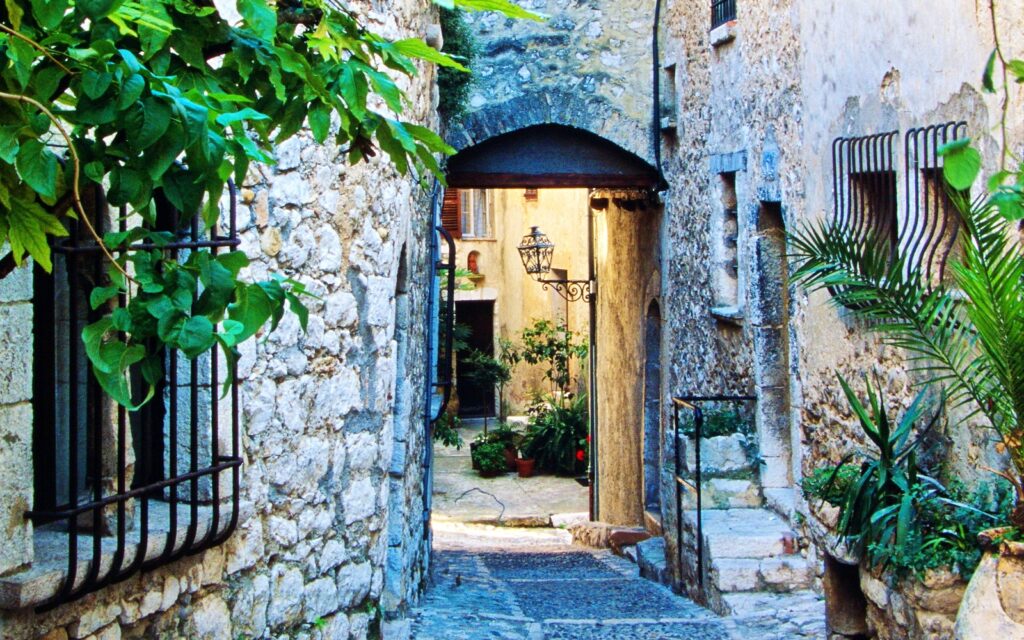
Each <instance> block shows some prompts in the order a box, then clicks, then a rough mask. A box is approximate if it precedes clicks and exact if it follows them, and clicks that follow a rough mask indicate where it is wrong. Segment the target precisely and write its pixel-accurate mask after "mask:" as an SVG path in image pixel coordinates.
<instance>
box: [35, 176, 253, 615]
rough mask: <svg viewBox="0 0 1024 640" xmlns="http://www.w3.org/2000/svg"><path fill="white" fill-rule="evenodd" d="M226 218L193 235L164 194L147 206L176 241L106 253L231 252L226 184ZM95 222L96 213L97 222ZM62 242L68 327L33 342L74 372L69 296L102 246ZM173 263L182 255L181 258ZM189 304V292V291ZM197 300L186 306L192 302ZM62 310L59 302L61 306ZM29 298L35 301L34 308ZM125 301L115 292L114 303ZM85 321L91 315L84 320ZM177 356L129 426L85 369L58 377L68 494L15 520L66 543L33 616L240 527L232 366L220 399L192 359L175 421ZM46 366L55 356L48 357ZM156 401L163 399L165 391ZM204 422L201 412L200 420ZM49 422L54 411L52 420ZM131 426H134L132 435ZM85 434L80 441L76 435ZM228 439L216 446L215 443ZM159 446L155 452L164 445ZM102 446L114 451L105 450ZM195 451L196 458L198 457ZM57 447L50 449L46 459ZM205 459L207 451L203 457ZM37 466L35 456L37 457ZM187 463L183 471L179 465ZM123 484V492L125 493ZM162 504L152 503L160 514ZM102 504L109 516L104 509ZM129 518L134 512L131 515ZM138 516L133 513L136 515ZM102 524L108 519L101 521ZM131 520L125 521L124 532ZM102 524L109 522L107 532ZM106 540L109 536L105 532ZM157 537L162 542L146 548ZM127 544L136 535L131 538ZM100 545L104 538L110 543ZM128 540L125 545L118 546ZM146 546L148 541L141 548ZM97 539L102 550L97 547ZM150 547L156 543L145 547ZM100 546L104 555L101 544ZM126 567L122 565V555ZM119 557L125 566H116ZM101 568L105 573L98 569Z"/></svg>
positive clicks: (214, 359) (193, 222) (195, 227)
mask: <svg viewBox="0 0 1024 640" xmlns="http://www.w3.org/2000/svg"><path fill="white" fill-rule="evenodd" d="M97 193H98V195H97V196H96V202H95V211H96V212H99V213H103V212H105V211H106V201H105V199H104V198H103V196H102V193H100V192H99V191H98V192H97ZM228 196H229V213H228V221H227V222H228V229H227V234H226V235H221V234H220V233H217V232H213V233H212V235H210V236H209V237H208V238H203V237H202V233H201V231H200V230H201V228H202V227H201V224H200V218H199V215H198V214H197V215H195V216H193V217H192V218H191V219H190V220H188V221H187V222H186V224H184V225H183V224H181V222H182V220H181V215H180V213H179V212H178V211H176V210H174V208H173V207H172V206H171V205H170V204H169V202H168V201H167V200H166V199H165V198H163V197H158V198H157V216H156V217H157V220H158V226H161V227H162V226H163V225H160V221H163V224H165V225H168V226H166V228H167V229H172V230H174V231H175V233H176V234H177V237H178V240H177V241H175V242H171V243H168V244H166V245H163V246H156V245H153V244H148V243H138V244H134V245H131V246H129V247H127V248H122V249H120V250H118V251H117V253H118V254H120V255H123V254H125V253H133V252H137V251H144V250H152V249H160V250H163V251H164V252H165V253H166V254H167V255H169V256H171V257H174V258H177V257H178V256H179V255H181V252H186V251H190V250H194V249H197V248H200V247H202V248H209V249H210V250H211V251H212V253H214V254H217V253H218V252H219V251H220V250H222V249H232V248H234V247H237V246H238V245H239V239H238V225H237V219H238V216H237V198H236V190H235V186H234V184H233V183H230V182H229V184H228ZM126 213H127V212H126V211H125V210H124V209H123V208H122V210H121V211H120V216H119V219H120V221H121V222H120V225H121V230H122V231H124V230H125V220H126V217H127V216H126ZM103 217H104V216H101V215H97V218H98V219H101V218H103ZM72 226H73V228H72V230H71V234H70V235H69V239H66V240H64V241H62V242H58V243H56V244H55V246H54V248H53V250H54V253H55V256H61V257H62V259H63V260H65V261H66V262H65V264H66V269H65V271H66V274H67V283H66V294H67V298H66V300H70V301H71V303H70V305H68V314H67V323H68V331H67V333H66V335H64V336H63V338H64V341H63V344H62V343H61V342H62V341H61V338H60V336H59V334H60V332H52V333H51V335H52V336H54V339H53V343H52V344H50V345H39V347H38V348H43V349H54V353H61V351H60V350H62V349H63V350H66V351H65V352H66V353H67V356H66V357H67V363H68V372H69V373H71V372H77V371H79V370H80V368H81V367H82V366H83V365H87V361H86V360H85V359H84V358H82V357H81V353H80V341H79V339H78V336H79V333H80V331H81V326H80V325H82V324H84V322H82V319H81V318H79V317H76V310H75V306H74V305H75V303H74V301H75V300H76V299H81V298H82V296H85V297H87V296H88V291H87V290H86V288H85V286H84V285H86V284H88V283H87V282H86V281H85V280H84V279H82V278H81V274H83V273H86V272H87V270H89V269H90V267H93V266H94V265H96V264H99V262H98V261H99V260H100V256H101V250H100V247H98V246H97V245H96V244H95V243H94V242H91V241H89V240H83V234H80V233H79V232H78V231H79V230H78V229H77V223H76V222H72ZM182 257H184V256H182ZM195 295H196V296H197V295H198V293H196V294H195ZM196 299H197V298H195V297H194V298H193V300H194V301H195V300H196ZM65 302H66V301H65ZM38 303H39V301H37V304H38ZM43 303H44V304H47V305H49V308H55V305H56V304H57V303H58V302H57V301H56V300H48V301H43ZM118 303H119V304H120V305H121V306H124V305H125V304H126V300H125V299H124V297H123V296H122V297H121V298H120V299H119V302H118ZM90 320H91V318H90ZM178 359H179V356H178V354H177V353H176V352H175V351H171V352H169V353H167V354H166V359H165V371H164V381H163V383H162V385H161V387H160V388H159V389H158V393H157V394H156V398H155V399H154V400H152V401H151V402H150V403H149V405H147V407H149V410H147V411H144V412H141V413H138V414H134V415H133V418H134V421H135V423H136V424H135V425H131V424H130V422H131V421H132V419H130V418H129V415H128V412H127V410H126V409H125V408H124V407H121V406H117V407H116V409H113V403H112V401H110V400H109V399H106V398H105V397H104V396H103V394H102V393H101V391H100V389H99V385H98V383H97V382H96V381H95V379H94V378H93V376H92V373H91V371H89V370H88V369H87V368H86V369H85V370H86V371H88V372H87V373H85V374H84V375H82V376H79V375H77V373H76V374H75V375H67V376H66V378H65V379H66V380H67V382H65V383H63V384H65V385H66V386H67V393H66V396H67V400H68V403H67V406H66V408H65V415H66V416H67V452H68V454H67V455H68V458H67V462H68V467H67V487H66V488H67V495H66V502H64V503H62V502H61V501H60V500H59V499H58V498H57V497H56V496H57V494H54V501H53V504H50V505H48V506H45V507H41V508H37V509H35V510H32V511H28V512H26V517H29V518H31V519H32V520H33V521H34V522H35V523H36V528H37V531H46V530H56V531H57V532H59V533H60V534H62V535H64V536H65V537H66V539H67V569H66V574H65V576H64V579H63V581H62V583H61V584H60V586H59V588H58V589H57V592H56V593H55V594H54V595H53V596H52V597H51V598H49V599H48V600H46V601H45V602H43V603H42V604H41V605H39V606H38V607H37V611H40V612H42V611H46V610H49V609H52V608H54V607H56V606H59V605H61V604H64V603H67V602H70V601H73V600H76V599H78V598H81V597H82V596H85V595H87V594H89V593H92V592H94V591H97V590H99V589H102V588H104V587H106V586H108V585H111V584H114V583H117V582H121V581H123V580H126V579H127V578H129V577H131V576H133V575H136V574H138V573H140V572H142V571H148V570H151V569H153V568H155V567H158V566H161V565H164V564H167V563H170V562H173V561H175V560H178V559H180V558H182V557H184V556H187V555H195V554H198V553H202V552H203V551H205V550H207V549H209V548H211V547H214V546H217V545H220V544H222V543H223V542H225V541H226V540H227V539H228V538H229V537H230V536H231V534H232V533H233V532H234V530H235V528H236V527H237V525H238V519H239V496H240V484H241V466H242V457H241V452H240V436H239V420H238V385H237V382H236V381H237V367H236V364H235V363H234V362H228V363H225V364H226V366H228V367H230V368H231V379H232V380H233V382H232V383H231V385H230V389H229V393H228V395H227V397H226V398H222V397H221V396H220V395H219V394H218V390H219V388H220V383H219V380H218V372H219V371H220V370H221V368H222V365H221V363H220V362H219V356H218V353H217V351H216V350H212V351H211V352H210V355H209V373H208V375H209V378H208V380H204V379H203V374H205V373H206V372H205V371H201V370H200V363H199V361H198V359H197V360H192V361H191V362H190V363H189V365H188V366H187V371H188V374H187V380H186V382H185V386H187V387H188V390H187V391H186V392H185V393H187V394H188V398H187V407H188V416H187V417H183V416H181V415H179V414H180V413H181V411H180V408H179V404H180V403H179V399H180V392H181V386H182V385H181V384H180V381H179V375H181V367H179V363H178ZM55 361H56V360H55ZM57 369H58V367H57V366H54V367H53V371H50V372H48V373H49V374H52V375H53V381H52V383H53V385H54V386H53V392H52V393H53V395H52V396H51V397H53V398H56V397H59V394H58V393H57V386H56V385H58V384H62V383H60V382H58V380H59V379H60V378H59V377H58V374H57ZM203 388H206V389H207V391H208V394H209V400H208V404H205V403H204V405H203V406H202V407H200V395H201V392H202V390H203ZM165 394H166V395H165ZM225 400H226V403H227V407H228V411H229V416H230V417H229V421H230V426H229V429H228V430H227V432H226V433H225V432H224V431H223V430H222V429H221V427H222V425H221V424H220V421H221V419H222V417H223V416H222V415H221V414H222V402H224V401H225ZM112 409H113V411H116V427H115V428H116V433H117V442H105V438H104V428H103V425H102V424H101V422H102V421H103V420H105V418H104V416H105V415H109V413H110V411H111V410H112ZM203 414H205V416H203ZM51 415H54V416H56V415H57V414H56V413H51ZM133 426H134V427H135V428H133ZM53 427H54V431H53V434H52V435H53V437H54V444H56V434H57V432H56V429H55V427H56V425H53ZM83 427H84V430H85V433H82V429H83ZM181 428H184V429H188V432H187V434H185V436H186V438H187V442H188V452H187V461H182V460H179V446H180V444H181V443H182V441H183V440H184V439H183V438H179V429H181ZM132 432H136V433H134V434H133V438H132V439H133V441H134V444H133V445H132V446H133V453H134V454H135V456H136V459H135V461H134V469H135V472H134V477H133V478H132V479H131V480H129V478H128V466H129V462H128V446H129V445H128V438H129V434H130V433H132ZM83 440H84V441H85V442H86V451H80V450H79V446H80V445H79V443H81V442H82V441H83ZM225 440H227V442H225ZM165 448H166V449H165ZM111 449H116V452H114V453H113V455H112V454H111ZM201 449H202V450H204V451H203V453H202V454H201ZM58 450H59V449H58V448H54V449H53V451H52V454H53V455H54V456H55V455H56V453H57V451H58ZM207 451H208V454H207ZM83 454H85V456H86V458H87V460H86V467H83V466H82V460H81V458H82V455H83ZM110 460H113V462H114V464H113V465H112V466H116V469H115V470H114V472H115V473H116V478H115V479H114V483H113V485H114V489H113V491H108V490H107V489H106V487H107V486H108V482H107V480H108V479H107V478H105V477H104V473H105V471H104V470H105V469H107V468H108V466H110V465H107V464H105V463H104V462H103V461H110ZM37 464H39V460H38V458H37ZM186 465H187V470H186V469H184V468H183V467H184V466H186ZM83 468H84V469H85V475H86V477H87V480H89V481H91V482H87V483H86V484H87V485H88V484H91V487H89V486H79V482H78V480H79V474H80V471H82V470H83ZM224 474H230V477H231V495H230V496H222V495H221V489H222V488H221V482H222V480H223V479H224V477H223V476H224ZM129 483H131V486H129ZM182 485H185V486H186V487H187V493H186V494H185V495H179V490H180V489H181V488H182ZM226 500H229V501H230V502H229V513H228V514H227V518H226V521H223V520H222V512H221V507H222V502H224V501H226ZM201 502H205V503H207V505H208V506H206V507H205V508H204V509H203V511H207V512H208V514H207V515H206V528H205V533H204V534H203V535H202V536H200V526H201V517H200V516H201V513H200V511H201V510H200V503H201ZM161 505H162V506H161ZM111 506H113V507H114V509H113V515H112V516H111V514H110V509H109V508H110V507H111ZM182 507H187V509H186V510H185V511H186V513H187V518H188V522H187V525H186V528H185V534H184V537H182V536H179V531H178V529H179V527H178V525H179V522H178V520H179V510H180V509H181V508H182ZM162 508H165V509H166V512H167V514H166V522H165V523H162V524H163V526H161V529H162V528H164V526H165V527H166V532H163V531H159V530H156V529H154V528H153V526H152V525H153V524H154V520H156V519H159V514H158V513H154V511H159V510H162ZM136 511H137V513H136ZM136 516H137V517H136ZM109 519H113V521H114V522H113V523H108V521H109ZM130 523H134V524H130ZM107 524H110V525H111V526H109V528H108V526H106V525H107ZM107 532H109V533H107ZM105 534H106V535H105ZM161 535H163V542H162V544H160V543H159V542H156V540H157V539H158V538H159V537H160V536H161ZM84 536H91V538H92V544H91V545H88V544H86V545H85V546H80V544H79V538H80V537H84ZM136 536H137V538H136ZM110 538H113V541H112V542H113V544H112V545H111V540H110ZM129 538H134V539H132V540H129ZM151 538H152V539H153V540H151ZM105 541H106V544H104V543H105ZM129 544H134V545H135V549H134V553H132V554H129V549H128V547H129ZM154 545H159V546H154ZM111 546H112V547H113V548H111ZM80 551H86V553H88V556H89V557H88V559H86V560H84V562H85V564H86V567H85V570H84V572H81V573H80V571H81V567H80V564H81V563H80V558H79V555H80ZM129 555H131V559H130V560H128V556H129ZM126 561H127V562H126ZM104 567H105V569H104Z"/></svg>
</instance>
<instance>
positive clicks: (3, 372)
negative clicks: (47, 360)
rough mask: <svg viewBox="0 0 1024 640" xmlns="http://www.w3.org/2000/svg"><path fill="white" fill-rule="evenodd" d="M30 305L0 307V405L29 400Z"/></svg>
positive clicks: (30, 396) (30, 397)
mask: <svg viewBox="0 0 1024 640" xmlns="http://www.w3.org/2000/svg"><path fill="white" fill-rule="evenodd" d="M31 346H32V305H31V304H27V303H19V304H12V305H4V306H0V362H2V363H3V365H2V366H0V404H14V403H18V402H25V401H28V400H31V399H32V348H31Z"/></svg>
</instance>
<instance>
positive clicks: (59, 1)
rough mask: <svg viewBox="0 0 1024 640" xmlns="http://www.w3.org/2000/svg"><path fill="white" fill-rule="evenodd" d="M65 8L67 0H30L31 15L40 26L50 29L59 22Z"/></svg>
mask: <svg viewBox="0 0 1024 640" xmlns="http://www.w3.org/2000/svg"><path fill="white" fill-rule="evenodd" d="M67 8H68V0H32V17H33V18H35V20H36V22H37V23H39V26H40V27H42V28H43V29H45V30H47V31H51V30H53V29H55V28H56V27H57V26H58V25H59V24H60V22H61V20H62V19H63V18H64V12H65V11H67ZM15 29H17V27H15Z"/></svg>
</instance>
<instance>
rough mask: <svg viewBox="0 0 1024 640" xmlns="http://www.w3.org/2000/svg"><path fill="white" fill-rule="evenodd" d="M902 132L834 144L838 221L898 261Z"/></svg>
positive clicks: (848, 139) (834, 195) (839, 140)
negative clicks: (898, 164)
mask: <svg viewBox="0 0 1024 640" xmlns="http://www.w3.org/2000/svg"><path fill="white" fill-rule="evenodd" d="M897 135H898V132H896V131H892V132H888V133H882V134H877V135H871V136H863V137H858V138H839V139H837V140H836V141H835V142H834V143H833V157H832V164H833V167H834V175H833V180H834V184H833V187H834V191H833V197H834V200H835V202H834V205H835V212H836V219H837V221H838V222H839V223H840V224H842V225H844V226H846V227H848V228H849V229H850V230H852V232H853V233H854V234H855V235H856V236H857V237H859V238H862V239H873V240H874V242H876V243H878V247H879V249H880V250H883V251H885V252H887V254H888V256H889V259H890V260H894V259H895V258H896V256H897V253H898V251H899V248H900V247H899V244H900V241H899V238H900V235H899V234H900V228H899V219H898V217H897V216H898V207H897V191H896V183H897V178H896V168H895V162H894V156H895V145H896V141H897Z"/></svg>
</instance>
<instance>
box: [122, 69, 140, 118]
mask: <svg viewBox="0 0 1024 640" xmlns="http://www.w3.org/2000/svg"><path fill="white" fill-rule="evenodd" d="M145 90H146V79H145V78H143V77H142V75H141V74H138V73H136V74H133V75H130V76H128V77H127V78H126V79H125V80H124V81H123V82H122V83H121V90H120V92H119V93H118V94H117V110H118V111H124V110H125V109H127V108H128V107H130V106H131V105H132V104H134V103H135V101H136V100H138V99H139V98H140V97H142V92H143V91H145Z"/></svg>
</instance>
